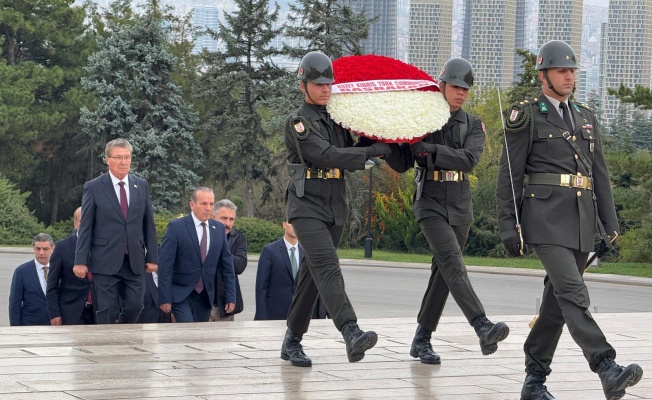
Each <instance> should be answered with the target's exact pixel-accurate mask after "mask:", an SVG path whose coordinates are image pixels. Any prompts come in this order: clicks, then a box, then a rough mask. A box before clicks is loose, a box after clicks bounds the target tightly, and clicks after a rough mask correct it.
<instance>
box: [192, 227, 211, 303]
mask: <svg viewBox="0 0 652 400" xmlns="http://www.w3.org/2000/svg"><path fill="white" fill-rule="evenodd" d="M201 227H202V230H203V231H204V232H203V233H204V234H203V235H202V237H201V240H200V241H199V255H200V256H201V262H202V264H203V263H204V261H205V260H206V253H207V250H208V237H207V236H208V235H207V234H206V222H202V223H201ZM202 290H204V279H203V278H202V276H201V273H200V274H199V280H198V281H197V284H196V285H195V292H197V293H201V291H202Z"/></svg>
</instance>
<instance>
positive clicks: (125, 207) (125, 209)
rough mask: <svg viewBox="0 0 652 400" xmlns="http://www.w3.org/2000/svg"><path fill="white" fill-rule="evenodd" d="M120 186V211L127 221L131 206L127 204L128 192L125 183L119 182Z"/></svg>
mask: <svg viewBox="0 0 652 400" xmlns="http://www.w3.org/2000/svg"><path fill="white" fill-rule="evenodd" d="M118 185H120V209H121V210H122V215H124V217H125V219H127V214H128V212H129V204H128V202H127V191H126V190H125V183H124V182H118Z"/></svg>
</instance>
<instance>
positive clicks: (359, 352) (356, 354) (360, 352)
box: [342, 321, 378, 362]
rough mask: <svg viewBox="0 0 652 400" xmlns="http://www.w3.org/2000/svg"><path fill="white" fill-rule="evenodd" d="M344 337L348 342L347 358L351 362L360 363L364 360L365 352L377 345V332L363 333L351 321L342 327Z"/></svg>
mask: <svg viewBox="0 0 652 400" xmlns="http://www.w3.org/2000/svg"><path fill="white" fill-rule="evenodd" d="M342 337H343V338H344V341H345V342H346V356H347V357H348V359H349V362H358V361H360V360H362V359H363V358H364V352H365V351H367V350H369V349H370V348H372V347H374V346H375V345H376V342H377V341H378V335H376V332H373V331H369V332H363V331H361V330H360V328H359V327H358V324H357V323H356V322H355V321H349V322H347V323H346V324H344V326H342Z"/></svg>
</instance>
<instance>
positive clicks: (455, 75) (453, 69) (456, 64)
mask: <svg viewBox="0 0 652 400" xmlns="http://www.w3.org/2000/svg"><path fill="white" fill-rule="evenodd" d="M439 80H440V81H442V82H448V83H450V84H451V85H456V86H459V87H463V88H466V89H468V88H470V87H471V86H473V67H472V66H471V63H470V62H468V61H466V60H465V59H463V58H451V59H450V60H448V61H446V64H444V68H442V69H441V72H440V73H439Z"/></svg>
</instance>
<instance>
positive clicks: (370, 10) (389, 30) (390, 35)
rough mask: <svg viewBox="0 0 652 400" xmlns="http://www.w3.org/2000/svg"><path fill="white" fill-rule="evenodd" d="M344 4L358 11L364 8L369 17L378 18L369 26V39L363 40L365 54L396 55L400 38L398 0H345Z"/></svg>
mask: <svg viewBox="0 0 652 400" xmlns="http://www.w3.org/2000/svg"><path fill="white" fill-rule="evenodd" d="M343 4H346V5H348V6H349V7H351V10H353V11H354V12H356V13H358V12H360V11H362V10H364V12H365V15H366V16H367V18H377V20H376V22H374V23H373V24H371V26H370V27H369V35H368V36H367V39H363V40H362V41H361V43H360V44H361V45H362V49H363V50H362V51H363V52H364V53H365V54H371V53H373V54H378V55H381V56H387V57H394V58H395V57H396V41H397V40H398V31H397V23H398V13H397V6H398V2H397V0H344V2H343Z"/></svg>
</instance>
